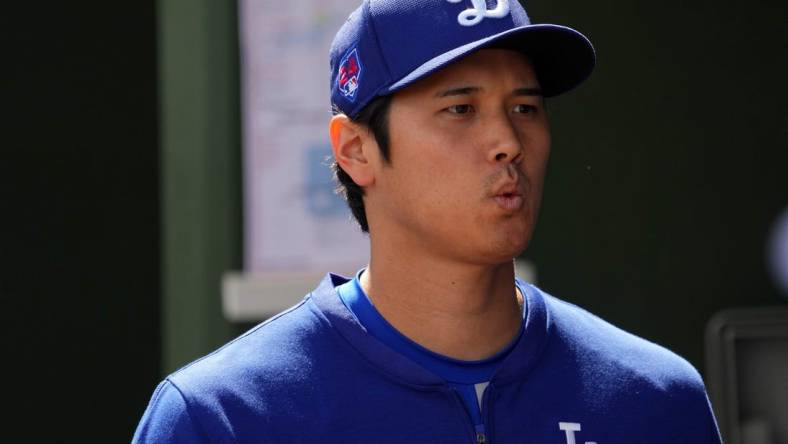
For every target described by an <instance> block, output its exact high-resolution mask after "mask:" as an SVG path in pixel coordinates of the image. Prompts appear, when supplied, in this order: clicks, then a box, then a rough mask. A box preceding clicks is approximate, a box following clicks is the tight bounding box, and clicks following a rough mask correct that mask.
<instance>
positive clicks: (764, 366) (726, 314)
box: [706, 307, 788, 444]
mask: <svg viewBox="0 0 788 444" xmlns="http://www.w3.org/2000/svg"><path fill="white" fill-rule="evenodd" d="M706 359H707V361H706V362H707V369H706V375H707V384H708V389H709V395H710V397H711V401H712V405H713V406H714V410H715V413H716V415H717V420H718V421H719V425H720V431H721V432H722V435H723V439H724V441H725V442H726V443H728V444H788V307H764V308H749V309H736V310H726V311H723V312H720V313H717V314H716V315H715V316H714V317H713V318H712V319H711V320H710V321H709V324H708V326H707V329H706Z"/></svg>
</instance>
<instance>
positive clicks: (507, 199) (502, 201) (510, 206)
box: [493, 191, 523, 211]
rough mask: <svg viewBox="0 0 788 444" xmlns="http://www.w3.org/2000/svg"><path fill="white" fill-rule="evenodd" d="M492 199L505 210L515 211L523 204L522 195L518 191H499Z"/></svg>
mask: <svg viewBox="0 0 788 444" xmlns="http://www.w3.org/2000/svg"><path fill="white" fill-rule="evenodd" d="M493 200H494V201H495V203H497V204H498V206H499V207H500V208H502V209H503V210H506V211H517V210H519V209H520V208H522V206H523V195H522V194H520V192H519V191H505V192H499V193H498V194H495V195H494V196H493Z"/></svg>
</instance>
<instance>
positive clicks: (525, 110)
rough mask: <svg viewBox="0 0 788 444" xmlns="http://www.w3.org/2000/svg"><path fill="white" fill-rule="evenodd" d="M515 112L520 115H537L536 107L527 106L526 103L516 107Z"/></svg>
mask: <svg viewBox="0 0 788 444" xmlns="http://www.w3.org/2000/svg"><path fill="white" fill-rule="evenodd" d="M513 111H514V112H516V113H519V114H536V111H537V109H536V107H535V106H533V105H527V104H525V103H520V104H518V105H515V106H514V109H513Z"/></svg>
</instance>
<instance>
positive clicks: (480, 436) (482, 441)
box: [476, 424, 487, 444]
mask: <svg viewBox="0 0 788 444" xmlns="http://www.w3.org/2000/svg"><path fill="white" fill-rule="evenodd" d="M476 444H487V435H486V434H485V433H484V424H479V425H477V426H476Z"/></svg>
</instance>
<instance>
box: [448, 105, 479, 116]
mask: <svg viewBox="0 0 788 444" xmlns="http://www.w3.org/2000/svg"><path fill="white" fill-rule="evenodd" d="M446 109H447V110H448V111H449V112H450V113H452V114H468V113H471V112H473V106H471V105H467V104H463V105H452V106H450V107H448V108H446Z"/></svg>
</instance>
